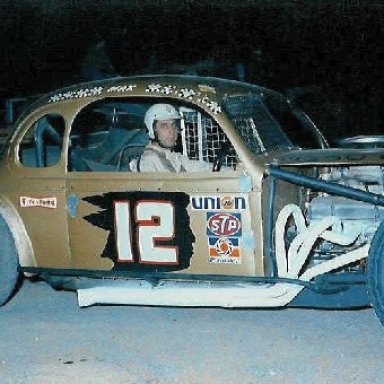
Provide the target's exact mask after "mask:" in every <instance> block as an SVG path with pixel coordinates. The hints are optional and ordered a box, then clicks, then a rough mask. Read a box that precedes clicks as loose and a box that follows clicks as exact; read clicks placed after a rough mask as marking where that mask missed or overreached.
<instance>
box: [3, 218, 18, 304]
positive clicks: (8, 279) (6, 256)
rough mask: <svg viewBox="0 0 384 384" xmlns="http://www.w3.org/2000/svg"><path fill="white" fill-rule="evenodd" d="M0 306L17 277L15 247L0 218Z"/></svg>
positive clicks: (11, 289) (6, 226)
mask: <svg viewBox="0 0 384 384" xmlns="http://www.w3.org/2000/svg"><path fill="white" fill-rule="evenodd" d="M0 238H1V243H2V244H1V248H0V306H2V305H3V304H5V303H6V302H7V300H8V299H9V298H10V296H11V294H12V292H13V291H14V289H15V287H16V284H17V280H18V277H19V271H18V267H19V260H18V257H17V250H16V245H15V242H14V240H13V236H12V233H11V231H10V230H9V227H8V224H7V223H6V222H5V220H4V219H3V218H2V217H0Z"/></svg>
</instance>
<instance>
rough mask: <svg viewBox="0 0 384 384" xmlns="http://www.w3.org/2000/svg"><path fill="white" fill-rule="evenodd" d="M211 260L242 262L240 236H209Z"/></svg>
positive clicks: (230, 262) (228, 262)
mask: <svg viewBox="0 0 384 384" xmlns="http://www.w3.org/2000/svg"><path fill="white" fill-rule="evenodd" d="M208 244H209V262H210V263H221V264H240V263H241V254H240V239H239V238H238V237H209V238H208Z"/></svg>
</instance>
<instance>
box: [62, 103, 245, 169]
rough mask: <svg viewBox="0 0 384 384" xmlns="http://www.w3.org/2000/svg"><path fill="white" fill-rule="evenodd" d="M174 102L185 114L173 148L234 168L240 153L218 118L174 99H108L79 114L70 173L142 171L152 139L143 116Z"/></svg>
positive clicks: (193, 156) (193, 158) (182, 113)
mask: <svg viewBox="0 0 384 384" xmlns="http://www.w3.org/2000/svg"><path fill="white" fill-rule="evenodd" d="M157 103H168V104H172V105H173V106H174V107H175V108H176V109H177V110H178V111H179V112H180V113H181V115H182V117H183V118H182V120H181V131H180V135H179V137H178V141H177V143H176V147H175V148H174V151H175V152H180V153H182V154H183V155H184V156H187V157H188V158H189V159H191V160H203V161H205V162H207V163H210V164H214V162H215V161H217V159H218V158H219V157H220V165H223V166H225V167H230V168H233V169H234V168H235V167H236V163H237V156H236V153H235V151H234V149H233V147H232V145H231V144H230V142H229V141H228V139H227V137H226V135H225V133H224V132H223V130H222V129H221V127H220V126H219V125H218V124H217V123H216V122H215V120H214V119H213V118H212V117H210V116H209V115H208V114H206V113H205V112H204V111H200V110H198V109H195V108H191V107H190V106H189V105H188V106H187V105H184V104H181V103H178V102H174V101H171V100H169V99H164V100H163V99H156V100H152V99H151V100H150V99H134V98H113V99H112V98H106V99H103V100H101V101H98V102H96V103H92V104H90V105H88V106H86V107H85V108H84V109H83V110H82V111H80V112H79V114H78V115H77V116H76V118H75V120H74V122H73V124H72V129H71V133H70V146H69V156H68V157H69V171H72V172H92V171H93V172H118V171H125V172H129V171H131V170H134V171H137V167H136V168H135V166H134V165H132V160H133V164H135V162H136V164H137V159H138V158H139V157H140V155H141V153H142V152H143V150H144V148H145V146H146V145H147V144H148V143H149V136H148V131H147V127H146V126H145V123H144V116H145V113H146V112H147V110H148V108H150V107H151V106H152V105H153V104H157Z"/></svg>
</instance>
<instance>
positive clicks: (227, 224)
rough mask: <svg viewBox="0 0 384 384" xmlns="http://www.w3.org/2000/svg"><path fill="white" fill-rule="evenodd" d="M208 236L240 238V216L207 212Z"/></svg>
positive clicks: (237, 214) (238, 214)
mask: <svg viewBox="0 0 384 384" xmlns="http://www.w3.org/2000/svg"><path fill="white" fill-rule="evenodd" d="M207 235H208V236H228V237H229V236H236V237H239V236H241V214H240V213H229V212H207Z"/></svg>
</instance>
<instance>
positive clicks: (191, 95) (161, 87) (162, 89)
mask: <svg viewBox="0 0 384 384" xmlns="http://www.w3.org/2000/svg"><path fill="white" fill-rule="evenodd" d="M198 88H199V90H200V92H196V91H195V90H193V89H191V88H179V87H177V86H175V85H170V84H159V83H151V84H148V86H147V88H146V89H145V92H146V93H152V94H153V93H154V94H163V95H171V94H176V95H178V96H179V97H182V98H184V99H188V100H193V101H195V102H196V103H198V104H201V105H204V106H206V107H207V108H208V109H209V110H210V111H211V112H212V113H214V114H215V115H216V114H218V113H221V112H222V110H221V107H220V105H219V103H218V102H216V101H215V100H212V99H211V97H209V96H207V95H204V94H202V92H203V93H210V94H211V96H214V94H215V93H216V91H215V88H213V87H210V86H208V85H199V86H198Z"/></svg>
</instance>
